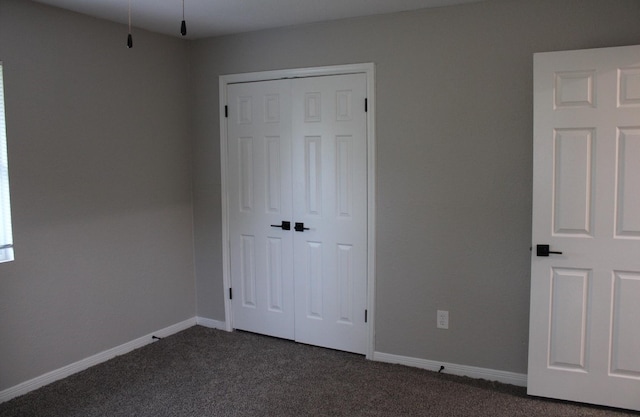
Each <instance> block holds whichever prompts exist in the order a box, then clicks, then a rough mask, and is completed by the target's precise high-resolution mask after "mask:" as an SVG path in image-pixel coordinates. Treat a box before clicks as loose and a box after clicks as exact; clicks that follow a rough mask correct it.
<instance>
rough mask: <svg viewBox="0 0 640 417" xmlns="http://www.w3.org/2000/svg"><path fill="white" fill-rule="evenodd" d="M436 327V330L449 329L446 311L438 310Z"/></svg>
mask: <svg viewBox="0 0 640 417" xmlns="http://www.w3.org/2000/svg"><path fill="white" fill-rule="evenodd" d="M436 326H437V327H438V329H448V328H449V312H448V311H447V310H438V313H437V318H436Z"/></svg>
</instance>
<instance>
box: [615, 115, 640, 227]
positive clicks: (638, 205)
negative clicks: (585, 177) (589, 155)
mask: <svg viewBox="0 0 640 417" xmlns="http://www.w3.org/2000/svg"><path fill="white" fill-rule="evenodd" d="M616 166H617V174H618V175H617V184H616V214H615V216H616V217H615V223H616V229H615V230H616V237H623V238H636V239H638V238H640V127H634V128H621V129H618V159H617V161H616Z"/></svg>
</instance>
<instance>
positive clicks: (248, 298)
mask: <svg viewBox="0 0 640 417" xmlns="http://www.w3.org/2000/svg"><path fill="white" fill-rule="evenodd" d="M240 245H241V247H240V257H241V261H240V268H241V271H240V276H241V282H242V305H243V306H245V307H252V308H255V307H256V306H257V303H256V259H255V238H254V237H253V236H248V235H242V236H241V238H240Z"/></svg>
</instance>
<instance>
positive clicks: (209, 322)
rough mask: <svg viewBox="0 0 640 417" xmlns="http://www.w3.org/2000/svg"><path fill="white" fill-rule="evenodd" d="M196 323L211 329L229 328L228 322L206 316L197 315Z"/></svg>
mask: <svg viewBox="0 0 640 417" xmlns="http://www.w3.org/2000/svg"><path fill="white" fill-rule="evenodd" d="M196 324H197V325H199V326H204V327H208V328H210V329H218V330H225V331H226V330H227V324H226V323H225V322H224V321H219V320H213V319H207V318H204V317H196Z"/></svg>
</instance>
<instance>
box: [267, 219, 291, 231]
mask: <svg viewBox="0 0 640 417" xmlns="http://www.w3.org/2000/svg"><path fill="white" fill-rule="evenodd" d="M271 227H281V228H282V230H291V222H285V221H284V220H283V221H282V224H272V225H271Z"/></svg>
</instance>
